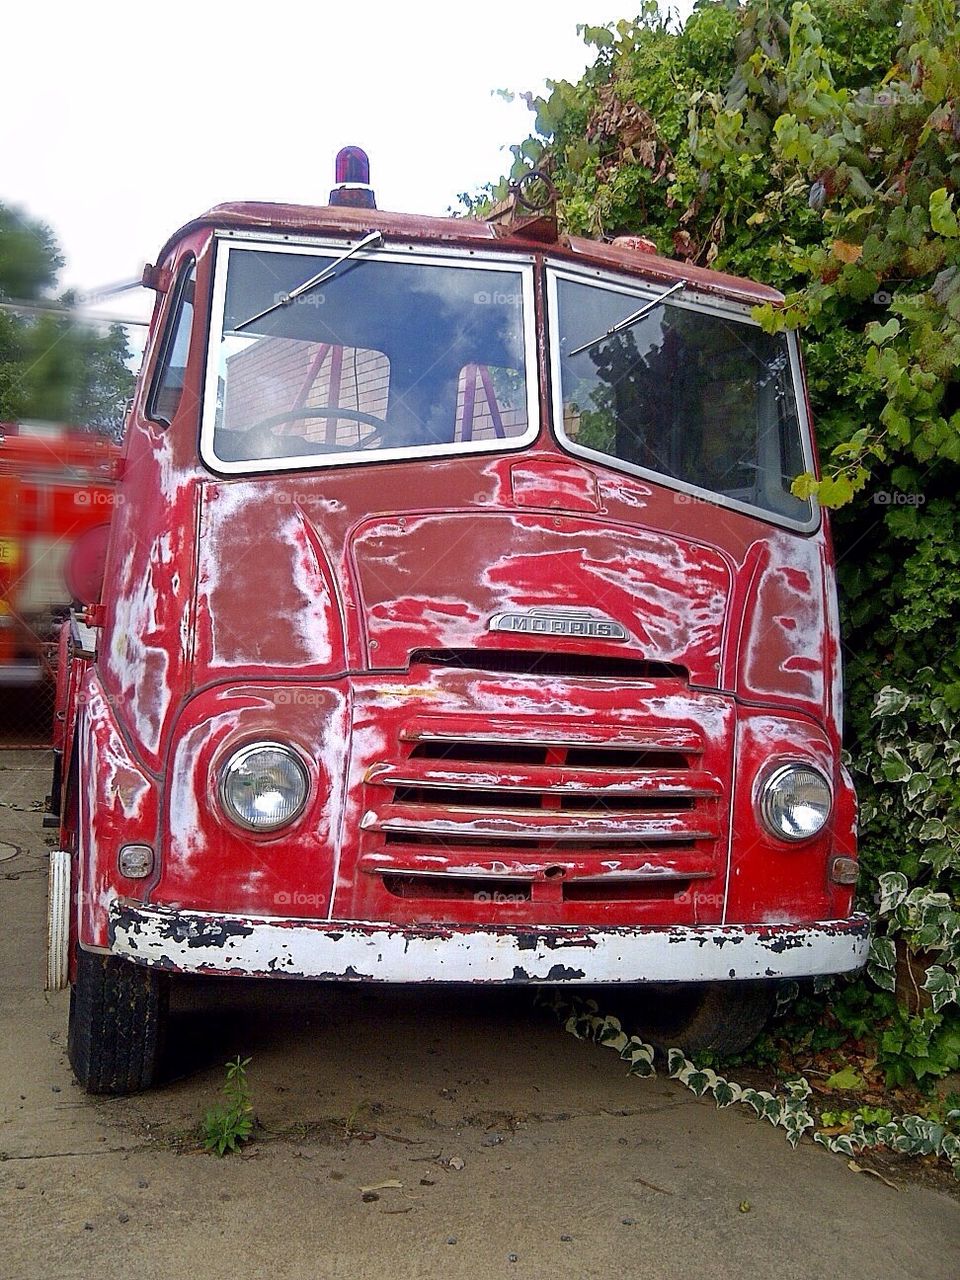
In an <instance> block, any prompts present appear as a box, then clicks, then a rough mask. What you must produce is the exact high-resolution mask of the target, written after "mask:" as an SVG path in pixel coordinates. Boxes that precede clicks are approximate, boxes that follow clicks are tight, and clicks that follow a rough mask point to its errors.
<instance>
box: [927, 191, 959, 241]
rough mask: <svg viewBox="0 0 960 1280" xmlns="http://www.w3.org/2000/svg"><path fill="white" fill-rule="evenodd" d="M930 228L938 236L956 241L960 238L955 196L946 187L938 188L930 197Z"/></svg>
mask: <svg viewBox="0 0 960 1280" xmlns="http://www.w3.org/2000/svg"><path fill="white" fill-rule="evenodd" d="M930 226H931V228H932V229H933V230H934V231H935V232H936V234H937V235H938V236H947V237H948V239H956V238H957V237H958V236H960V224H958V222H957V215H956V213H955V212H954V208H953V196H952V195H947V189H946V187H938V188H937V190H936V191H934V192H932V193H931V195H930Z"/></svg>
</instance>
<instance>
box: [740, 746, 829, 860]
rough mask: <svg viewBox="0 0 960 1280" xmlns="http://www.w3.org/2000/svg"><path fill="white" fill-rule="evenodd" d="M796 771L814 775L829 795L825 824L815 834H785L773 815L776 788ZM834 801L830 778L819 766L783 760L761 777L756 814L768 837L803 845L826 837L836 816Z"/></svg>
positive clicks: (809, 832)
mask: <svg viewBox="0 0 960 1280" xmlns="http://www.w3.org/2000/svg"><path fill="white" fill-rule="evenodd" d="M797 772H803V773H812V774H813V775H814V776H815V777H817V778H819V780H820V781H821V782H822V783H823V786H824V789H825V790H826V793H827V805H826V810H825V812H824V815H823V821H822V822H821V823H820V825H819V826H818V827H817V829H816V830H815V831H803V832H800V833H795V832H790V831H784V829H783V828H782V827H781V826H778V825H777V823H776V821H775V819H774V816H773V812H772V806H773V801H774V798H775V796H776V792H777V788H778V787H779V786H780V784H781V783H782V782H783V781H784V779H785V778H787V777H789V775H790V774H792V773H797ZM834 799H835V797H834V794H833V786H832V785H831V782H830V779H829V777H828V776H827V774H826V773H825V772H824V771H823V769H821V768H820V766H819V765H818V764H816V763H814V761H812V760H784V761H781V762H780V763H778V764H776V765H774V766H773V767H772V768H771V769H769V770H768V771H767V772H765V773H764V774H762V775H761V777H760V779H759V787H758V793H757V813H758V815H759V817H760V821H761V824H762V826H763V828H764V830H765V831H766V832H767V834H768V835H772V836H773V837H774V839H776V840H781V841H783V842H784V843H785V844H803V843H804V842H805V841H807V840H816V839H817V838H818V836H822V835H823V833H824V831H825V830H826V829H827V824H828V823H829V821H830V816H831V814H832V813H833V806H834Z"/></svg>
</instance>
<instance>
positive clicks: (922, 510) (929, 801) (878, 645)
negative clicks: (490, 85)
mask: <svg viewBox="0 0 960 1280" xmlns="http://www.w3.org/2000/svg"><path fill="white" fill-rule="evenodd" d="M665 9H666V6H665ZM585 37H586V39H587V41H588V43H590V44H591V45H593V46H594V47H595V50H596V56H595V60H594V63H593V65H592V66H591V67H589V68H588V69H587V71H586V72H585V73H584V75H583V77H582V78H581V80H580V81H579V82H578V83H577V84H569V83H567V82H565V81H560V82H557V83H552V84H550V85H549V88H548V91H547V92H546V93H545V94H543V95H542V96H540V97H533V96H532V95H531V96H528V102H529V104H530V106H531V109H532V110H533V111H534V112H535V115H536V125H535V129H534V133H533V136H531V137H529V138H527V139H526V140H525V141H524V142H523V143H521V144H520V145H518V146H517V147H515V148H513V151H514V157H515V162H516V163H515V167H514V171H513V173H512V175H511V176H512V177H514V178H516V177H519V176H520V174H521V173H523V172H524V171H526V170H527V169H528V168H529V167H530V166H531V165H533V166H536V167H538V168H540V169H543V170H545V171H546V172H547V173H548V174H549V175H550V177H551V179H552V180H553V182H554V184H555V186H556V188H557V191H558V193H559V216H560V219H561V223H562V225H563V227H564V229H565V230H567V231H569V232H572V233H575V234H577V233H579V234H584V233H585V234H588V235H594V236H606V237H612V236H616V235H620V234H637V233H641V234H643V235H646V236H649V237H651V238H652V239H654V240H655V241H656V243H657V245H658V247H659V248H660V250H661V251H662V252H663V253H665V254H668V255H672V256H675V257H679V258H681V259H682V260H685V261H688V262H691V263H697V264H701V265H708V266H714V267H716V268H718V269H720V270H726V271H731V272H733V273H735V274H738V275H744V276H748V277H751V278H753V279H755V280H759V281H762V282H764V283H766V284H771V285H774V286H775V287H777V288H779V289H781V290H782V291H783V292H784V293H785V294H786V296H787V307H786V309H785V311H783V312H774V311H773V310H769V309H768V310H765V311H762V312H759V313H758V319H759V320H760V321H762V323H763V324H764V325H765V326H767V327H768V328H777V327H781V326H784V325H788V326H791V327H793V326H801V327H802V330H803V341H804V347H805V353H806V364H807V374H808V380H809V386H810V396H811V401H812V405H813V410H814V417H815V420H816V424H817V432H818V438H819V442H820V447H821V450H822V452H823V454H824V457H825V459H826V467H825V478H824V480H822V481H817V480H815V479H814V477H812V476H808V477H805V478H802V479H801V480H800V482H799V483H800V487H801V489H805V490H806V491H808V492H816V493H817V494H818V495H819V497H820V499H821V501H822V502H823V503H824V504H825V505H828V506H838V510H837V512H836V514H835V517H834V521H833V529H834V537H835V543H836V548H837V557H838V567H839V580H840V597H841V598H840V606H841V614H842V625H843V634H844V644H845V650H844V657H845V683H846V690H847V693H846V722H847V729H846V734H845V745H846V748H847V750H848V753H849V763H850V767H851V769H852V771H853V773H854V777H855V780H856V783H857V789H858V791H859V793H860V796H861V802H862V821H861V854H862V867H863V872H864V874H863V877H862V883H861V906H864V907H866V908H868V909H870V910H871V911H873V912H874V913H875V914H876V912H877V906H878V903H879V901H880V897H881V886H880V877H881V876H886V875H888V874H889V873H897V874H898V875H900V876H902V877H905V878H906V882H907V890H906V893H905V894H904V896H903V899H902V900H901V901H900V902H898V903H897V904H896V905H895V906H891V905H890V902H891V898H890V895H889V893H888V894H886V895H885V897H884V913H883V914H882V915H880V916H878V917H877V919H878V934H879V938H880V941H879V943H878V945H877V946H876V947H875V949H874V955H873V961H872V964H871V970H870V972H871V974H872V975H873V977H874V978H875V979H876V980H877V981H878V982H879V983H880V989H879V990H878V989H877V988H876V987H875V986H874V985H873V983H872V982H871V981H870V980H869V979H864V980H861V981H859V982H858V983H855V984H853V985H852V986H850V985H843V984H838V985H837V986H835V988H834V990H833V991H832V992H831V993H829V994H827V995H825V996H824V997H823V998H821V999H820V1002H819V1005H818V1004H817V1001H815V1000H807V1001H806V1002H805V1004H804V1006H803V1008H804V1011H805V1014H806V1015H807V1016H808V1017H809V1018H811V1019H813V1020H815V1021H811V1022H810V1024H809V1026H808V1030H809V1029H810V1028H814V1032H815V1034H816V1035H817V1036H818V1037H820V1040H821V1042H825V1039H824V1038H830V1037H841V1038H842V1035H843V1034H844V1033H846V1034H847V1035H849V1036H852V1038H853V1039H854V1040H857V1041H860V1040H870V1041H874V1040H875V1041H876V1047H875V1050H874V1049H872V1048H871V1053H870V1056H873V1057H876V1058H878V1059H879V1062H880V1065H881V1067H882V1068H883V1069H884V1070H885V1072H886V1073H887V1080H888V1083H894V1084H897V1083H900V1084H910V1083H911V1082H913V1081H914V1080H916V1081H918V1082H920V1083H921V1084H923V1085H929V1084H930V1082H931V1081H933V1080H936V1079H939V1078H942V1077H943V1076H945V1075H947V1074H948V1073H950V1072H952V1071H957V1070H960V1006H958V1005H957V1003H956V1001H955V996H956V986H955V979H956V962H955V958H952V952H951V950H950V943H949V937H948V933H946V932H944V931H943V930H942V929H941V931H940V932H939V933H937V932H936V929H939V928H940V926H946V925H948V924H949V914H950V912H953V911H954V910H955V909H956V906H957V903H958V902H960V855H958V839H960V782H958V768H957V766H958V754H957V753H958V748H957V740H958V737H960V734H958V732H957V726H956V717H957V713H958V712H960V501H958V494H960V379H958V375H957V369H958V368H960V219H958V212H960V195H958V191H960V15H958V12H957V8H956V5H955V4H954V3H952V2H951V0H844V3H843V4H838V3H836V0H805V2H799V3H793V0H743V3H739V4H738V3H737V2H736V0H716V2H713V3H711V2H710V0H698V3H697V4H696V6H695V8H694V12H693V14H692V15H691V16H690V18H689V19H688V20H687V22H686V23H685V24H684V26H683V27H682V29H681V28H679V27H678V26H677V25H676V23H675V22H674V21H673V20H672V19H671V18H670V17H669V16H668V15H667V13H666V12H664V13H661V12H660V10H659V8H658V6H657V4H656V3H654V2H653V0H647V2H646V3H644V4H642V6H641V14H640V16H639V17H638V18H637V19H636V20H634V21H627V20H624V21H621V22H617V23H615V24H610V25H609V26H608V27H593V28H591V27H588V28H585ZM491 191H492V192H493V194H496V195H498V196H499V195H502V194H504V191H503V187H502V184H501V187H500V188H498V189H496V191H493V189H491ZM487 194H488V195H489V194H491V192H488V193H487ZM465 203H467V204H468V205H470V206H471V207H473V208H475V209H476V208H477V206H478V204H479V206H480V207H481V211H482V205H483V197H481V198H480V200H479V201H477V200H470V199H469V198H466V197H465ZM933 656H935V658H936V664H935V669H931V665H930V664H931V661H932V658H933ZM884 883H887V882H886V881H885V882H884ZM896 883H897V884H898V885H900V886H901V888H902V881H900V880H898V881H896ZM911 895H912V896H911ZM938 895H941V896H938ZM942 895H945V896H946V898H947V899H948V900H949V911H946V912H945V908H946V906H947V904H946V903H944V900H943V896H942ZM923 903H925V904H926V906H922V905H921V904H923ZM921 915H922V916H923V922H922V923H921V922H920V916H921ZM934 917H936V918H937V920H938V921H939V924H938V925H936V927H934V923H933V922H934ZM931 928H934V933H931ZM918 948H921V949H922V950H923V952H925V953H928V952H929V953H932V954H924V955H922V956H921V957H920V959H921V960H922V961H923V962H924V963H927V962H929V963H931V964H932V968H931V969H930V971H929V973H928V975H927V976H926V977H925V978H924V977H922V976H920V977H919V979H918V986H920V985H921V984H922V987H923V988H925V995H926V996H929V997H930V1000H931V1004H930V1007H923V1004H922V1002H921V1004H920V1007H919V1008H917V1007H906V1006H904V1005H898V1004H897V1001H896V998H895V993H894V987H895V982H894V972H895V970H894V965H895V962H896V958H897V957H899V959H900V962H901V969H902V968H903V962H904V961H905V960H906V959H907V955H906V954H905V953H906V952H910V953H913V952H916V950H917V949H918ZM914 959H916V957H914ZM911 972H912V967H911ZM916 1003H917V1002H915V1005H916ZM838 1024H839V1025H838ZM801 1034H802V1032H801Z"/></svg>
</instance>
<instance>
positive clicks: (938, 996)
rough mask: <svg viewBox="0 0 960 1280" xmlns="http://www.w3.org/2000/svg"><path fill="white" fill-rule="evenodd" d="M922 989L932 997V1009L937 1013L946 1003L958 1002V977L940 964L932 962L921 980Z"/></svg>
mask: <svg viewBox="0 0 960 1280" xmlns="http://www.w3.org/2000/svg"><path fill="white" fill-rule="evenodd" d="M923 989H924V991H929V992H930V995H931V996H932V997H933V1011H934V1013H939V1012H940V1010H941V1009H942V1008H943V1006H944V1005H946V1004H960V978H958V977H957V975H956V974H955V973H950V972H949V971H948V970H946V969H944V967H943V966H942V965H939V964H932V965H931V966H930V968H929V969H928V970H927V976H926V978H925V979H924V982H923Z"/></svg>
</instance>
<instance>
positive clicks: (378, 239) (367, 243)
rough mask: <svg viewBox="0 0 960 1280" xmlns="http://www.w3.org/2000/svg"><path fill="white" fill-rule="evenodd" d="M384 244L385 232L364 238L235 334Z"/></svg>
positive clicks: (241, 325) (282, 296) (236, 328)
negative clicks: (347, 261) (376, 246)
mask: <svg viewBox="0 0 960 1280" xmlns="http://www.w3.org/2000/svg"><path fill="white" fill-rule="evenodd" d="M382 242H383V232H381V231H371V232H370V234H369V235H367V236H364V237H363V239H362V240H360V241H359V242H358V243H357V244H355V245H354V246H353V248H352V249H348V250H347V251H346V253H341V255H340V257H339V258H334V260H333V262H331V263H330V265H329V266H326V267H324V268H323V270H322V271H318V272H317V274H316V275H315V276H311V277H310V279H309V280H304V282H303V284H298V285H297V287H296V288H295V289H292V290H291V291H290V293H284V294H282V295H281V297H280V298H279V299H278V300H277V301H276V302H272V303H271V304H270V306H269V307H264V309H263V310H262V311H258V312H257V314H256V315H255V316H251V317H250V318H249V320H244V321H243V322H242V323H241V324H236V325H234V326H233V332H234V333H239V332H240V330H241V329H246V328H248V326H249V325H252V324H256V322H257V321H258V320H262V319H263V318H264V317H265V316H268V315H270V314H271V313H272V312H274V311H278V310H279V309H280V307H289V305H290V303H291V302H296V300H297V299H298V298H302V297H303V295H304V294H305V293H309V291H310V290H311V289H315V288H316V287H317V285H318V284H323V282H324V281H325V280H329V279H330V277H331V276H332V275H333V273H334V272H335V271H336V269H337V267H339V266H340V265H341V264H342V263H344V262H346V260H347V259H348V258H352V257H353V255H354V254H355V253H359V252H360V250H361V249H369V248H370V247H371V246H372V245H375V244H381V243H382Z"/></svg>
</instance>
